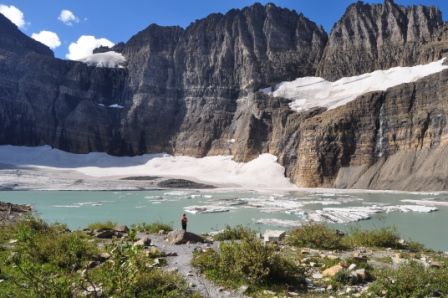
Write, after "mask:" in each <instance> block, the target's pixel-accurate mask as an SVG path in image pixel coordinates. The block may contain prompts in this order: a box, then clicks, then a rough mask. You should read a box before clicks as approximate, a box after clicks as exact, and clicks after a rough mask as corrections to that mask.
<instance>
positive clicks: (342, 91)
mask: <svg viewBox="0 0 448 298" xmlns="http://www.w3.org/2000/svg"><path fill="white" fill-rule="evenodd" d="M443 62H444V59H442V60H439V61H436V62H432V63H429V64H425V65H416V66H412V67H394V68H390V69H388V70H376V71H374V72H371V73H366V74H362V75H358V76H353V77H346V78H341V79H339V80H337V81H335V82H329V81H327V80H325V79H323V78H319V77H304V78H298V79H296V80H295V81H291V82H282V83H279V84H277V85H275V86H274V87H272V88H271V87H270V88H265V89H262V90H260V91H262V92H264V93H267V94H270V95H273V96H276V97H284V98H288V99H292V100H293V101H292V102H291V103H290V107H291V109H292V110H295V111H298V112H299V111H305V110H308V109H311V108H314V107H326V108H328V109H329V110H331V109H334V108H337V107H339V106H342V105H345V104H347V103H349V102H350V101H352V100H354V99H355V98H356V97H358V96H360V95H362V94H365V93H368V92H371V91H384V90H386V89H388V88H391V87H393V86H397V85H400V84H404V83H410V82H415V81H417V80H419V79H421V78H423V77H425V76H428V75H431V74H434V73H437V72H440V71H442V70H444V69H447V68H448V66H446V65H443Z"/></svg>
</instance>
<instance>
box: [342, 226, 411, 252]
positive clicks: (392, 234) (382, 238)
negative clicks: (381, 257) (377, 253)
mask: <svg viewBox="0 0 448 298" xmlns="http://www.w3.org/2000/svg"><path fill="white" fill-rule="evenodd" d="M344 243H345V245H346V246H349V247H359V246H366V247H379V248H388V247H390V248H401V247H402V245H401V244H400V235H399V234H398V232H397V230H396V229H394V228H380V229H375V230H361V229H354V230H352V231H351V232H350V233H349V235H348V236H345V237H344Z"/></svg>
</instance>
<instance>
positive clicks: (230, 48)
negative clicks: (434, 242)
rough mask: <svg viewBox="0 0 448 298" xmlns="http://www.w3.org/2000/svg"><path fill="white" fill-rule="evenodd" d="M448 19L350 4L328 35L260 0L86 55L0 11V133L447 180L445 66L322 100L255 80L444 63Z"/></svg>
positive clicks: (5, 138) (428, 12)
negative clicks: (303, 98)
mask: <svg viewBox="0 0 448 298" xmlns="http://www.w3.org/2000/svg"><path fill="white" fill-rule="evenodd" d="M446 28H448V27H447V26H446V25H445V24H444V23H443V21H442V16H441V13H440V12H439V11H438V10H437V9H435V8H431V7H423V6H413V7H402V6H398V5H396V4H394V3H393V2H392V1H386V2H385V3H384V4H375V5H367V4H362V3H356V4H353V5H351V6H350V7H349V8H348V9H347V11H346V13H345V14H344V16H343V17H342V19H341V20H340V21H339V22H338V23H336V25H335V26H334V28H333V30H332V32H331V33H330V35H329V37H327V34H326V33H325V31H324V30H323V29H322V28H321V27H319V26H317V25H316V24H315V23H313V22H312V21H310V20H308V19H307V18H305V17H304V16H303V15H302V14H298V13H296V12H295V11H290V10H287V9H283V8H279V7H276V6H275V5H272V4H268V5H265V6H263V5H260V4H254V5H253V6H250V7H247V8H244V9H241V10H231V11H229V12H228V13H226V14H224V15H223V14H212V15H210V16H208V17H207V18H205V19H202V20H198V21H195V22H194V23H192V24H191V25H190V26H188V27H187V28H185V29H183V28H180V27H161V26H158V25H150V26H149V27H148V28H146V29H144V30H143V31H141V32H139V33H137V34H136V35H135V36H133V37H132V38H131V39H130V40H129V41H127V42H125V43H119V44H117V45H115V46H114V47H113V48H100V49H97V50H96V51H95V54H94V56H93V57H91V58H92V59H93V58H94V59H93V60H92V59H90V60H89V61H86V63H82V62H74V61H65V60H60V59H55V58H53V54H52V52H51V51H50V50H49V49H48V48H46V47H45V46H43V45H41V44H39V43H37V42H35V41H33V40H31V39H30V38H28V37H27V36H25V35H24V34H22V33H21V32H20V31H19V30H18V29H17V28H16V27H15V26H14V25H12V24H11V23H10V22H9V21H8V20H7V19H6V18H3V17H1V16H0V30H1V32H2V34H1V36H0V70H1V71H0V143H1V144H14V145H32V146H36V145H45V144H47V145H51V146H53V147H56V148H60V149H63V150H66V151H70V152H75V153H87V152H92V151H101V152H107V153H111V154H114V155H137V154H143V153H159V152H168V153H173V154H178V155H191V156H196V157H200V156H206V155H218V154H219V155H233V156H234V157H235V159H236V160H238V161H249V160H252V159H254V158H256V157H258V156H259V155H261V154H263V153H271V154H274V155H275V156H277V157H278V161H279V163H280V164H281V165H283V166H284V167H285V174H286V175H287V176H288V177H290V178H291V180H292V181H293V182H294V183H296V184H298V185H301V186H311V187H317V186H325V187H341V188H353V187H357V188H390V189H409V190H411V189H412V190H422V189H428V190H439V189H447V188H448V186H447V183H446V182H445V181H447V177H446V176H447V175H448V174H447V173H448V165H446V164H445V160H446V159H445V158H442V157H443V156H444V154H445V151H446V148H445V146H446V135H447V123H446V122H447V120H446V117H447V114H446V113H447V111H446V106H447V104H446V103H447V98H446V94H447V92H446V91H447V90H446V86H447V82H446V77H447V71H446V70H443V71H441V72H439V73H435V74H432V75H430V76H429V77H424V78H422V79H419V80H417V81H412V80H411V81H409V82H408V83H407V84H400V83H399V84H398V85H397V86H395V87H392V88H391V89H388V90H382V89H381V90H380V91H375V92H373V93H367V94H362V95H360V96H359V97H357V98H354V99H351V100H350V101H347V102H345V101H343V104H342V105H340V106H338V107H335V108H332V109H330V110H327V108H328V106H319V105H316V106H313V105H312V104H311V106H307V108H306V109H305V108H302V107H300V106H297V105H296V106H295V107H294V109H292V108H291V107H292V101H293V100H294V98H289V99H288V98H283V97H281V96H280V97H275V96H276V94H275V92H273V93H269V92H266V91H263V92H260V90H267V89H266V88H269V87H272V86H275V85H276V84H278V83H280V82H284V81H293V80H295V79H297V78H301V77H313V76H316V77H322V78H323V79H326V80H328V81H336V80H338V79H341V78H343V77H351V76H356V75H362V74H365V73H370V72H372V71H375V70H377V69H389V68H391V67H395V66H414V65H418V64H426V63H429V62H432V61H438V60H440V59H441V58H443V55H444V53H445V52H446V51H447V50H448V44H447V41H448V33H447V32H448V30H446ZM106 53H109V54H106ZM111 53H114V54H113V58H114V59H112V60H111V59H110V58H111ZM95 55H96V56H95ZM100 58H101V59H100ZM111 61H112V62H114V63H111ZM117 61H118V62H117ZM115 62H117V63H115ZM329 84H330V83H329Z"/></svg>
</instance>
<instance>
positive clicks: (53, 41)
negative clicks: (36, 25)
mask: <svg viewBox="0 0 448 298" xmlns="http://www.w3.org/2000/svg"><path fill="white" fill-rule="evenodd" d="M31 37H32V38H33V39H35V40H37V41H39V42H41V43H43V44H44V45H46V46H48V47H49V48H50V49H55V48H57V47H59V46H60V45H61V41H60V40H59V36H58V35H57V34H56V33H54V32H51V31H46V30H42V31H40V32H39V33H33V35H31Z"/></svg>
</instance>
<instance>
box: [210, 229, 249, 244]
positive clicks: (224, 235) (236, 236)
mask: <svg viewBox="0 0 448 298" xmlns="http://www.w3.org/2000/svg"><path fill="white" fill-rule="evenodd" d="M254 237H255V232H254V231H252V230H251V229H249V228H246V227H244V226H242V225H238V226H236V227H230V226H226V227H225V229H224V230H222V231H221V232H219V233H218V234H216V235H215V236H213V239H214V240H216V241H224V240H241V239H243V238H254Z"/></svg>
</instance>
